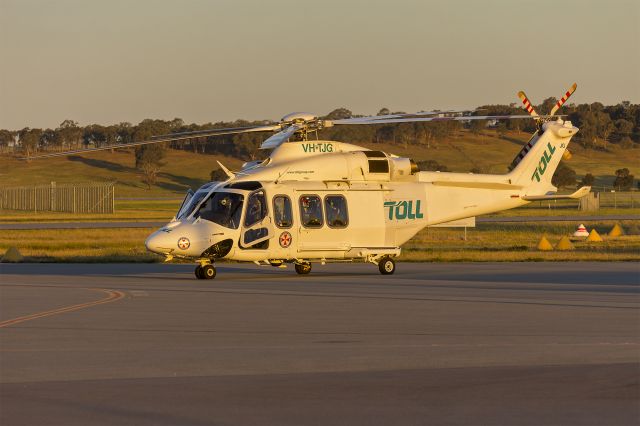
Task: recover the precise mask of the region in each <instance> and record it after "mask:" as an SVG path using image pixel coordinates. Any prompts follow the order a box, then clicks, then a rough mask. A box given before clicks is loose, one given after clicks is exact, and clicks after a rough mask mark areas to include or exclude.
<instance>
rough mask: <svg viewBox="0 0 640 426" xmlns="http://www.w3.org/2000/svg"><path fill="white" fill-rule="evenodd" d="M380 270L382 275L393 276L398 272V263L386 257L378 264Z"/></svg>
mask: <svg viewBox="0 0 640 426" xmlns="http://www.w3.org/2000/svg"><path fill="white" fill-rule="evenodd" d="M378 269H380V273H381V274H382V275H391V274H393V273H394V272H395V271H396V262H395V260H393V259H392V258H391V257H389V256H385V257H383V258H382V259H380V261H379V262H378Z"/></svg>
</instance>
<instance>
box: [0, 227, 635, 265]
mask: <svg viewBox="0 0 640 426" xmlns="http://www.w3.org/2000/svg"><path fill="white" fill-rule="evenodd" d="M620 223H621V225H622V226H623V228H624V229H625V231H626V233H627V235H624V236H621V237H617V238H608V237H607V236H606V234H607V233H608V232H609V230H610V229H611V228H612V227H613V225H614V222H599V223H597V224H593V225H592V226H594V227H595V228H596V230H597V231H598V232H599V233H600V234H601V235H602V236H603V237H604V238H605V241H604V242H601V243H587V242H584V241H583V240H576V241H575V243H574V244H575V248H576V249H575V250H574V251H570V252H560V251H552V252H541V251H538V250H537V245H538V242H539V240H540V238H541V236H542V235H546V237H547V238H548V240H549V241H550V242H551V243H552V244H556V243H557V242H558V241H559V240H560V238H561V237H562V236H563V235H567V236H568V235H571V233H573V231H574V230H575V224H573V223H563V222H551V223H545V224H479V225H478V227H477V228H469V229H468V230H467V240H466V241H465V240H464V239H463V237H464V231H463V230H462V229H459V228H456V229H452V228H431V229H429V228H427V229H425V230H423V231H421V232H420V233H418V235H416V236H415V237H414V238H413V239H412V240H410V241H409V242H408V243H407V244H405V245H404V247H403V254H402V256H401V258H400V260H401V261H448V262H461V261H476V262H477V261H480V262H486V261H541V260H550V261H586V260H607V261H608V260H617V261H631V260H634V261H638V260H640V224H638V222H637V221H622V222H620ZM151 232H153V229H152V228H148V229H147V228H140V229H64V230H5V231H2V233H0V253H4V252H5V251H6V250H7V249H8V248H9V247H12V246H13V247H17V248H18V250H20V252H21V253H22V255H24V256H26V257H27V261H29V262H159V261H162V258H161V257H159V256H155V255H152V254H149V253H147V252H146V250H145V247H144V240H145V239H146V237H147V236H148V235H149V234H150V233H151Z"/></svg>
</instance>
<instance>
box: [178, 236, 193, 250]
mask: <svg viewBox="0 0 640 426" xmlns="http://www.w3.org/2000/svg"><path fill="white" fill-rule="evenodd" d="M190 245H191V242H189V239H188V238H186V237H182V238H180V239H179V240H178V247H180V249H182V250H186V249H188V248H189V246H190Z"/></svg>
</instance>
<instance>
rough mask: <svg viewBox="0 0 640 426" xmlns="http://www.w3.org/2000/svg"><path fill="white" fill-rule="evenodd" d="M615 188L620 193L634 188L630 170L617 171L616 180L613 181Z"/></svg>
mask: <svg viewBox="0 0 640 426" xmlns="http://www.w3.org/2000/svg"><path fill="white" fill-rule="evenodd" d="M613 186H614V188H616V189H617V190H618V191H626V190H629V189H631V187H632V186H633V175H632V174H630V172H629V169H627V168H626V167H625V168H624V169H618V170H616V179H615V180H614V181H613Z"/></svg>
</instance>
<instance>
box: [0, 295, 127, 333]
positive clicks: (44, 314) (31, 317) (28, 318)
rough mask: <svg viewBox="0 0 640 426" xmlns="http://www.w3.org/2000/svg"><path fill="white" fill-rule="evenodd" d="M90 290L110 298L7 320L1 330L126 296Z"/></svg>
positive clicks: (0, 326)
mask: <svg viewBox="0 0 640 426" xmlns="http://www.w3.org/2000/svg"><path fill="white" fill-rule="evenodd" d="M88 290H94V291H101V292H103V293H107V294H108V296H107V297H105V298H103V299H99V300H94V301H93V302H87V303H80V304H78V305H71V306H63V307H62V308H58V309H52V310H50V311H44V312H37V313H35V314H31V315H25V316H22V317H18V318H13V319H9V320H5V321H2V322H0V328H3V327H8V326H10V325H13V324H18V323H21V322H25V321H31V320H34V319H38V318H43V317H48V316H51V315H58V314H64V313H67V312H73V311H78V310H80V309H86V308H90V307H92V306H96V305H103V304H105V303H111V302H115V301H116V300H120V299H122V298H123V297H124V296H125V294H124V293H123V292H121V291H118V290H108V289H103V288H91V289H88Z"/></svg>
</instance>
